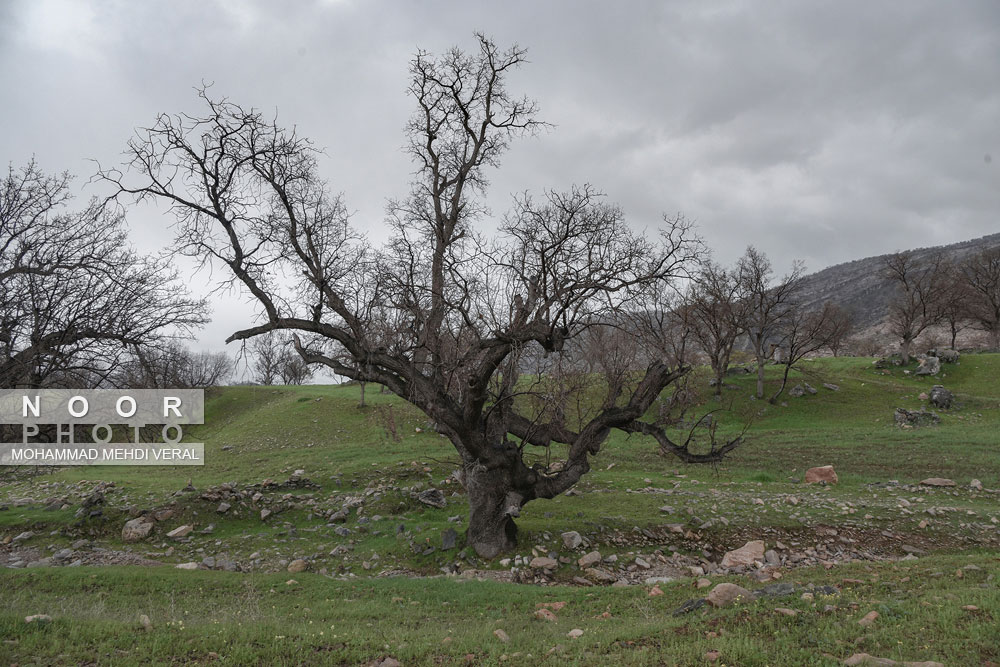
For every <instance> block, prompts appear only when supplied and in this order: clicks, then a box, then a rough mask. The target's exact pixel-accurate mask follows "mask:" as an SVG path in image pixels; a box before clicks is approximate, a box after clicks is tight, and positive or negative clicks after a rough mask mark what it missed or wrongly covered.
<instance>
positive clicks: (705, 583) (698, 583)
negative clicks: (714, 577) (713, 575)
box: [694, 577, 712, 588]
mask: <svg viewBox="0 0 1000 667" xmlns="http://www.w3.org/2000/svg"><path fill="white" fill-rule="evenodd" d="M711 585H712V582H711V580H709V579H705V578H704V577H702V578H701V579H699V580H698V581H696V582H695V584H694V587H695V588H708V587H709V586H711Z"/></svg>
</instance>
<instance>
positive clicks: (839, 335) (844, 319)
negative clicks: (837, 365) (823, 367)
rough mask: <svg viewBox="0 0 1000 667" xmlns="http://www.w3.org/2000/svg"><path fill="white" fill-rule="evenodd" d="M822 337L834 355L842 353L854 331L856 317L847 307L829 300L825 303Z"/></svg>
mask: <svg viewBox="0 0 1000 667" xmlns="http://www.w3.org/2000/svg"><path fill="white" fill-rule="evenodd" d="M822 312H823V314H824V317H823V327H824V328H823V331H822V332H821V336H822V338H823V339H824V340H825V341H826V343H825V345H824V346H825V347H827V348H828V349H829V350H830V353H831V354H833V356H835V357H836V356H837V355H839V354H840V352H841V350H843V349H844V346H845V345H847V342H848V339H849V338H850V336H851V333H852V332H853V331H854V317H853V316H852V315H851V313H850V311H848V310H847V309H845V308H843V307H841V306H839V305H837V304H835V303H831V302H829V301H827V302H826V303H824V304H823V311H822Z"/></svg>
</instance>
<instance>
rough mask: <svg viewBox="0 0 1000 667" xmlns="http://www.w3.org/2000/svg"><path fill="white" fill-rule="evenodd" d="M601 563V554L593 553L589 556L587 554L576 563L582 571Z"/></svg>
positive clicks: (598, 552)
mask: <svg viewBox="0 0 1000 667" xmlns="http://www.w3.org/2000/svg"><path fill="white" fill-rule="evenodd" d="M600 562H601V552H600V551H591V552H590V553H589V554H585V555H584V556H582V557H581V558H580V560H578V561H577V562H576V564H577V565H578V566H579V567H580V569H581V570H585V569H587V568H588V567H592V566H594V565H597V564H598V563H600Z"/></svg>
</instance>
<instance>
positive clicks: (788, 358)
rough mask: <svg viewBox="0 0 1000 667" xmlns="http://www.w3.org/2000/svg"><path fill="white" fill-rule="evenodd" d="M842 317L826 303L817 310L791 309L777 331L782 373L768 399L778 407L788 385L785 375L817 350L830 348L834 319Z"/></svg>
mask: <svg viewBox="0 0 1000 667" xmlns="http://www.w3.org/2000/svg"><path fill="white" fill-rule="evenodd" d="M840 315H841V313H840V312H838V309H837V307H836V306H834V305H832V304H830V303H826V304H824V305H823V308H822V309H820V310H804V309H802V308H793V309H792V310H790V311H789V312H788V314H787V316H786V317H784V318H782V320H781V322H780V323H779V325H778V327H777V334H778V336H779V338H778V340H779V341H780V343H779V344H780V346H781V348H782V350H783V351H784V354H785V358H784V360H783V361H784V365H785V368H784V372H783V373H782V375H781V384H780V385H779V386H778V390H777V391H775V392H774V394H773V395H772V396H771V398H770V399H768V400H769V401H770V402H771V403H777V402H778V397H779V396H781V394H782V392H783V391H784V390H785V386H786V385H787V384H788V374H789V372H790V371H791V370H792V367H793V366H795V365H796V364H797V363H798V362H800V361H801V360H802V359H804V358H805V357H806V356H807V355H810V354H812V353H814V352H816V351H817V350H820V349H822V348H824V347H827V346H829V345H830V338H831V336H833V335H836V334H838V333H839V330H838V327H837V326H836V324H837V323H836V322H835V319H836V318H838V317H839V316H840Z"/></svg>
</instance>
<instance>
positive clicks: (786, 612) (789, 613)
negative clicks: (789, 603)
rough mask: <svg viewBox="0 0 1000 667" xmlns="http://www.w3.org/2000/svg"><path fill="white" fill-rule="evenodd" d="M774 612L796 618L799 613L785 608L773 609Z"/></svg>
mask: <svg viewBox="0 0 1000 667" xmlns="http://www.w3.org/2000/svg"><path fill="white" fill-rule="evenodd" d="M774 611H776V612H778V613H779V614H781V615H782V616H798V614H799V612H798V611H797V610H795V609H788V608H787V607H775V608H774Z"/></svg>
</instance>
